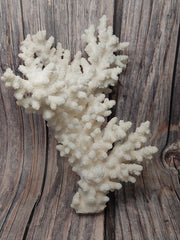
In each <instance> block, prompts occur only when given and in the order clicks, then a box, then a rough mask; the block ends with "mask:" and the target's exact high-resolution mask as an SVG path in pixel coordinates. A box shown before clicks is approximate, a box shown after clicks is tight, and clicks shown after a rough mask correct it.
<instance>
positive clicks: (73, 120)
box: [2, 16, 157, 213]
mask: <svg viewBox="0 0 180 240" xmlns="http://www.w3.org/2000/svg"><path fill="white" fill-rule="evenodd" d="M82 39H83V40H84V41H85V42H86V43H87V45H86V48H85V51H86V53H87V54H88V59H85V58H84V57H82V55H81V52H78V53H77V54H76V55H75V57H74V60H73V61H72V62H70V52H69V51H68V50H64V49H63V48H62V46H61V44H60V43H58V44H57V48H54V47H53V43H54V38H53V37H50V38H49V39H48V40H46V32H45V31H40V32H38V33H37V34H35V35H33V36H31V35H28V36H27V38H26V39H25V40H24V41H23V42H22V44H21V48H20V49H21V53H20V54H19V57H20V58H21V59H22V60H24V65H20V66H19V70H20V71H21V72H22V74H23V75H24V77H25V79H23V78H21V77H20V76H15V75H14V74H13V72H12V71H11V70H10V69H7V70H6V72H5V73H4V75H3V77H2V80H3V81H5V84H6V86H7V87H12V88H13V89H14V92H15V93H14V96H15V97H16V99H17V104H18V105H20V106H23V107H24V108H25V109H26V111H27V112H36V113H39V114H42V116H43V118H44V119H45V120H46V121H47V122H48V126H50V127H52V128H53V129H54V130H55V137H56V139H57V141H58V145H57V149H58V150H59V151H60V154H61V156H66V157H68V158H69V163H70V164H71V166H72V169H73V171H75V172H76V173H77V174H78V175H79V176H80V180H79V182H78V185H79V189H78V192H77V193H76V194H75V196H74V198H73V201H72V205H71V206H72V207H73V208H74V209H75V210H76V212H78V213H93V212H100V211H102V210H103V209H104V208H105V206H106V202H107V201H108V200H109V198H108V197H107V196H106V194H107V193H108V192H109V191H113V190H115V189H120V188H121V184H120V183H119V181H124V182H128V181H130V182H133V183H134V182H135V181H136V179H135V177H134V176H136V175H139V174H140V173H141V171H142V169H143V168H142V166H141V164H142V161H143V160H144V159H145V160H149V159H151V158H152V154H153V153H155V152H156V151H157V148H156V147H153V146H147V147H145V146H144V144H145V143H146V141H147V138H148V136H149V134H150V131H149V122H145V123H142V124H141V126H140V127H139V128H137V129H136V131H135V132H134V133H131V134H129V135H128V134H127V132H128V130H129V128H130V127H131V123H130V122H124V121H122V120H121V121H120V122H117V118H113V119H111V120H110V121H109V122H108V123H107V125H106V126H104V122H105V118H106V117H107V116H109V115H110V114H111V110H110V109H111V108H112V106H113V105H114V104H115V101H113V100H109V99H108V98H107V97H106V95H105V94H106V93H108V92H109V91H110V90H109V86H114V85H115V84H116V82H117V80H118V75H119V74H120V73H121V72H122V70H123V68H125V67H126V61H127V58H128V57H127V56H125V55H118V54H115V52H117V51H119V50H123V49H124V48H126V47H127V46H128V43H126V42H124V43H119V41H118V38H117V37H116V36H115V35H113V34H112V27H111V26H109V27H107V26H106V17H105V16H103V17H102V18H101V19H100V24H99V27H98V36H97V37H96V36H95V28H94V26H93V25H92V26H90V28H89V29H87V30H86V31H85V34H84V35H83V36H82ZM26 79H27V80H26ZM113 145H114V146H113Z"/></svg>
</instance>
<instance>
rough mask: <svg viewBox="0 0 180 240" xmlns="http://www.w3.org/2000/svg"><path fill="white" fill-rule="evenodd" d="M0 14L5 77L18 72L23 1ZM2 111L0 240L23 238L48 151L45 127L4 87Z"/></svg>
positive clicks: (3, 5)
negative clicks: (10, 70)
mask: <svg viewBox="0 0 180 240" xmlns="http://www.w3.org/2000/svg"><path fill="white" fill-rule="evenodd" d="M0 12H1V13H0V15H1V21H0V28H1V53H0V63H1V70H0V71H1V74H2V71H4V70H5V68H7V66H10V67H12V68H13V69H14V70H15V71H16V73H17V66H18V64H19V60H18V58H17V54H18V51H19V50H18V49H19V43H20V41H21V40H23V26H22V21H21V20H22V14H21V13H22V12H21V5H20V1H19V2H17V3H16V4H15V3H14V1H1V2H0ZM0 108H1V113H2V114H1V116H0V119H1V120H0V122H1V126H0V128H1V129H0V130H1V141H0V142H1V143H0V150H1V154H0V158H1V159H0V162H1V168H0V180H1V181H0V184H1V187H0V212H1V213H0V238H1V239H20V237H22V236H23V232H24V231H25V228H26V225H27V222H28V219H29V216H30V213H31V211H32V209H33V207H34V204H35V202H36V201H37V199H38V197H39V195H40V194H41V187H42V182H43V174H42V175H39V171H42V172H44V167H45V152H46V138H45V135H44V124H43V122H42V120H41V119H40V118H38V117H37V116H36V117H32V116H30V115H29V116H28V115H26V114H24V112H23V111H21V109H20V108H18V107H17V105H16V103H15V100H14V98H13V93H12V91H11V90H10V91H8V90H7V89H5V88H4V85H3V84H1V102H0ZM37 128H38V130H39V131H37ZM38 152H39V153H40V154H39V155H37V153H38ZM15 223H16V224H15ZM17 223H18V224H17Z"/></svg>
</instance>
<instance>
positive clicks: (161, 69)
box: [105, 0, 180, 240]
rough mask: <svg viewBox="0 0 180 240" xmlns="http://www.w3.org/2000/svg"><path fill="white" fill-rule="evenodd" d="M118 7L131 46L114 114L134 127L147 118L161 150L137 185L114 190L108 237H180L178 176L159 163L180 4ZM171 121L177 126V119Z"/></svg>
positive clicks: (122, 29) (121, 4) (166, 126)
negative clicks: (130, 122) (115, 191)
mask: <svg viewBox="0 0 180 240" xmlns="http://www.w3.org/2000/svg"><path fill="white" fill-rule="evenodd" d="M116 5H117V7H116V12H115V14H116V18H115V19H116V20H115V23H116V26H115V32H117V33H119V36H120V39H121V40H124V41H129V42H130V46H129V50H128V54H129V64H128V68H127V70H126V73H125V74H124V76H121V78H120V86H119V87H118V89H116V90H115V92H114V94H113V96H114V97H115V98H116V99H117V103H118V104H117V107H116V110H115V112H116V115H117V116H118V117H119V119H124V120H131V121H132V122H134V123H135V125H139V123H140V122H142V121H144V120H146V119H147V120H150V121H151V129H152V138H151V143H152V144H156V145H157V146H158V147H159V153H158V154H157V157H156V158H155V159H154V160H153V161H152V162H151V163H150V164H149V165H147V166H144V172H143V174H142V176H141V177H139V178H138V180H137V182H136V184H135V186H133V185H132V184H126V185H125V186H124V188H123V190H122V191H119V192H117V193H115V199H114V201H112V202H110V204H109V206H108V207H109V209H108V210H107V212H106V216H105V217H106V225H107V226H108V225H111V226H114V227H115V234H113V235H112V231H111V230H110V229H109V228H106V236H111V238H110V239H118V240H120V239H126V240H128V239H162V240H163V239H178V238H179V236H180V228H179V224H178V222H179V221H180V215H179V212H180V201H179V197H178V196H177V195H176V192H178V191H179V183H178V176H177V174H174V176H172V175H173V174H172V173H170V172H169V171H168V170H167V168H166V167H165V166H163V165H162V160H161V153H162V150H163V149H164V147H165V146H166V142H167V137H168V130H169V116H170V111H171V110H170V103H171V88H172V82H173V71H174V63H175V56H176V49H177V36H178V28H179V16H180V15H179V10H180V3H179V1H146V0H145V1H131V0H128V1H116ZM119 26H121V27H119ZM119 28H120V29H119ZM177 91H179V89H178V90H177ZM176 100H177V95H176V98H175V101H176ZM176 104H178V103H177V102H176ZM177 108H178V106H177V105H176V107H174V110H175V109H176V110H177ZM174 110H173V112H174ZM178 113H179V109H178ZM175 114H176V113H175ZM175 119H176V121H177V122H176V124H177V125H178V124H179V117H178V118H177V117H175ZM172 179H174V181H172ZM175 180H176V184H175ZM179 193H180V192H179ZM179 193H178V194H179ZM114 205H115V207H114ZM110 208H111V209H110ZM109 216H110V217H109ZM112 216H113V217H112ZM106 239H109V238H106Z"/></svg>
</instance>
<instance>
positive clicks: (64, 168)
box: [0, 0, 180, 240]
mask: <svg viewBox="0 0 180 240" xmlns="http://www.w3.org/2000/svg"><path fill="white" fill-rule="evenodd" d="M103 14H106V15H107V17H108V21H109V23H110V24H113V25H114V32H115V33H116V35H117V36H119V38H120V39H121V41H129V42H130V46H129V49H128V50H127V54H128V55H129V63H128V68H127V69H126V71H125V72H124V74H123V75H121V77H120V79H119V84H118V85H117V86H116V87H115V88H114V89H113V92H112V94H111V96H110V97H111V98H112V99H116V100H117V105H116V107H115V108H114V109H113V115H116V116H117V117H118V118H119V119H124V120H130V121H132V122H134V126H133V128H135V126H138V125H139V124H140V123H141V122H142V121H145V120H147V119H148V120H150V121H151V130H152V137H151V139H150V142H151V143H152V144H155V145H157V146H158V148H159V152H158V154H157V155H156V157H155V158H154V159H153V161H152V162H151V163H150V164H149V165H146V166H144V172H143V174H142V176H140V177H139V178H138V179H137V182H136V184H135V185H133V184H124V185H123V189H122V190H121V191H119V192H115V193H111V194H110V202H109V203H108V207H107V208H106V210H105V212H104V213H101V214H97V215H78V214H75V212H74V211H73V210H72V209H71V208H70V203H71V200H72V196H73V195H74V192H75V191H76V188H77V185H76V182H77V179H78V177H77V176H76V175H75V174H74V173H73V172H72V170H71V168H70V167H69V165H68V162H67V159H64V158H60V156H59V154H58V153H57V151H56V149H55V146H56V141H55V139H54V137H53V132H52V131H51V130H49V129H48V128H47V127H46V124H45V122H44V121H43V120H42V118H41V117H40V116H36V115H27V114H25V113H24V110H23V109H21V108H19V107H18V106H17V105H16V103H15V99H14V97H13V92H12V91H11V90H7V89H5V87H4V84H3V83H1V85H0V86H1V92H0V94H1V98H0V113H1V114H0V134H1V141H0V239H2V240H14V239H15V240H42V239H43V240H46V239H47V240H59V239H63V240H66V239H68V240H77V239H78V240H101V239H105V240H121V239H122V240H129V239H131V240H147V239H151V240H169V239H170V240H178V239H180V227H179V222H180V184H179V179H180V178H179V175H180V172H179V171H180V105H179V96H180V81H179V79H180V68H179V66H180V51H179V47H178V45H179V44H178V43H179V37H178V36H179V32H178V31H179V22H180V2H179V0H169V1H165V0H158V1H155V0H154V1H153V0H126V1H125V0H87V1H83V0H61V1H59V0H16V1H13V0H8V1H0V29H1V37H0V40H1V41H0V44H1V45H0V76H1V75H2V74H3V72H4V70H5V69H6V68H7V67H11V68H12V69H13V70H14V71H15V73H16V74H19V72H18V65H19V63H20V60H19V59H18V57H17V56H18V52H19V44H20V42H21V41H22V40H23V39H24V38H25V36H26V35H27V34H28V33H31V34H33V33H36V32H37V31H38V30H42V29H46V31H47V36H50V35H53V36H54V37H55V41H56V43H57V42H58V41H60V42H61V43H62V44H63V47H65V48H68V49H70V50H71V53H72V56H73V55H74V53H75V52H76V51H77V50H79V49H82V50H83V45H82V44H81V41H80V36H81V34H82V33H83V31H84V30H85V29H86V28H87V27H88V26H89V25H90V24H92V23H93V24H95V25H97V23H98V20H99V18H100V17H101V16H102V15H103Z"/></svg>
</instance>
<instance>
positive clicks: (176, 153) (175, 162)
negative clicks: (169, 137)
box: [163, 141, 180, 170]
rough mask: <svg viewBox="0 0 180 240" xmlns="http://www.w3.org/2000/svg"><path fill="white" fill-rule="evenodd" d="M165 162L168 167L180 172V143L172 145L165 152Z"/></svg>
mask: <svg viewBox="0 0 180 240" xmlns="http://www.w3.org/2000/svg"><path fill="white" fill-rule="evenodd" d="M163 161H164V162H165V163H166V165H168V167H170V168H174V169H176V170H180V141H178V142H177V143H173V144H171V145H170V146H168V147H167V148H166V149H165V150H164V152H163Z"/></svg>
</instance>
